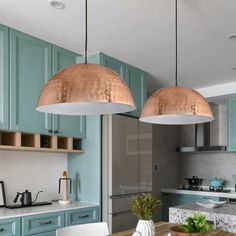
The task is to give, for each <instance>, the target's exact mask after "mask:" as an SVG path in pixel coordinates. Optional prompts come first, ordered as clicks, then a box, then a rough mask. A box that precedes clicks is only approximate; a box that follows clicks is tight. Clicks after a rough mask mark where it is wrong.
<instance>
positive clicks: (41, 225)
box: [22, 212, 65, 236]
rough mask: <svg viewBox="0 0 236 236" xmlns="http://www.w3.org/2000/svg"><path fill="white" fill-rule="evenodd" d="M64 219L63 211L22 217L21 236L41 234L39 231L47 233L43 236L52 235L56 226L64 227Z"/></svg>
mask: <svg viewBox="0 0 236 236" xmlns="http://www.w3.org/2000/svg"><path fill="white" fill-rule="evenodd" d="M64 220H65V219H64V212H54V213H48V214H40V215H33V216H26V217H22V227H23V228H22V233H23V236H24V235H33V234H40V235H41V233H48V234H45V236H48V235H50V236H51V235H54V234H53V231H56V229H57V228H61V227H64ZM43 236H44V234H43Z"/></svg>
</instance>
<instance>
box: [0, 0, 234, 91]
mask: <svg viewBox="0 0 236 236" xmlns="http://www.w3.org/2000/svg"><path fill="white" fill-rule="evenodd" d="M64 2H65V3H66V8H65V9H64V10H56V9H53V8H51V7H49V5H48V1H47V0H0V23H2V24H5V25H8V26H10V27H13V28H16V29H18V30H20V31H23V32H26V33H28V34H32V35H34V36H36V37H39V38H42V39H44V40H46V41H49V42H52V43H54V44H57V45H59V46H61V47H65V48H67V49H70V50H73V51H76V52H79V53H83V47H84V0H64ZM178 4H179V84H180V85H184V86H192V87H194V88H201V87H206V86H211V85H217V84H221V83H226V82H233V81H235V78H236V70H234V71H233V70H232V67H233V66H235V65H236V40H235V41H230V40H228V39H227V36H228V35H230V34H233V33H236V1H235V0H197V1H196V0H179V1H178ZM88 7H89V14H88V17H89V53H94V52H98V51H102V52H104V53H107V54H109V55H111V56H114V57H115V58H118V59H120V60H123V61H125V62H127V63H130V64H133V65H135V66H137V67H140V68H142V69H144V70H146V71H147V72H149V73H150V74H151V76H152V79H151V80H150V82H149V91H151V92H152V91H154V90H155V89H157V88H159V87H161V86H164V85H171V84H173V83H174V63H175V59H174V49H175V48H174V47H175V44H174V0H142V1H141V0H88Z"/></svg>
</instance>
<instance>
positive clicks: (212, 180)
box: [209, 177, 224, 187]
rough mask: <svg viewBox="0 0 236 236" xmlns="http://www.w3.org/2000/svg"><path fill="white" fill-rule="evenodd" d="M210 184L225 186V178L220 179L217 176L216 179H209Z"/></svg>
mask: <svg viewBox="0 0 236 236" xmlns="http://www.w3.org/2000/svg"><path fill="white" fill-rule="evenodd" d="M209 183H210V186H212V187H223V183H224V180H223V179H218V178H217V177H215V178H214V179H210V180H209Z"/></svg>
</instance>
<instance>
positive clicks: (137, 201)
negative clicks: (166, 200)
mask: <svg viewBox="0 0 236 236" xmlns="http://www.w3.org/2000/svg"><path fill="white" fill-rule="evenodd" d="M160 205H161V201H159V200H158V199H156V198H155V197H153V195H152V194H150V193H148V194H142V195H137V196H133V197H132V200H131V210H132V212H133V214H134V215H135V216H137V217H138V219H139V221H138V224H137V227H136V232H139V233H140V234H141V235H142V236H154V235H155V227H154V223H153V220H152V218H153V214H154V211H155V210H156V209H157V207H158V206H160Z"/></svg>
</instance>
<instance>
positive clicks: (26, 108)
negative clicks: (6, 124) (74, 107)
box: [4, 29, 85, 138]
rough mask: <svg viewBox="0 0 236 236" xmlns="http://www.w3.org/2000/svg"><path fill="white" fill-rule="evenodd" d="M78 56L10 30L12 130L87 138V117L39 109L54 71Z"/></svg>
mask: <svg viewBox="0 0 236 236" xmlns="http://www.w3.org/2000/svg"><path fill="white" fill-rule="evenodd" d="M78 56H79V55H78V54H76V53H73V52H71V51H68V50H66V49H63V48H59V47H57V46H53V45H52V44H50V43H47V42H44V41H42V40H40V39H37V38H34V37H32V36H29V35H26V34H24V33H21V32H19V31H16V30H13V29H10V129H11V130H15V131H21V132H33V133H41V134H48V133H55V134H59V135H62V136H70V137H77V138H85V117H80V116H60V115H51V114H46V113H43V112H38V111H36V110H35V106H36V104H37V100H38V97H39V95H40V92H41V90H42V88H43V86H44V84H45V83H47V81H48V79H49V78H50V77H51V76H52V74H54V73H56V72H57V71H59V70H60V69H62V68H64V67H66V66H68V65H70V64H75V63H76V60H77V57H78ZM6 91H8V90H6ZM4 104H5V103H4ZM32 121H33V122H32Z"/></svg>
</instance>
